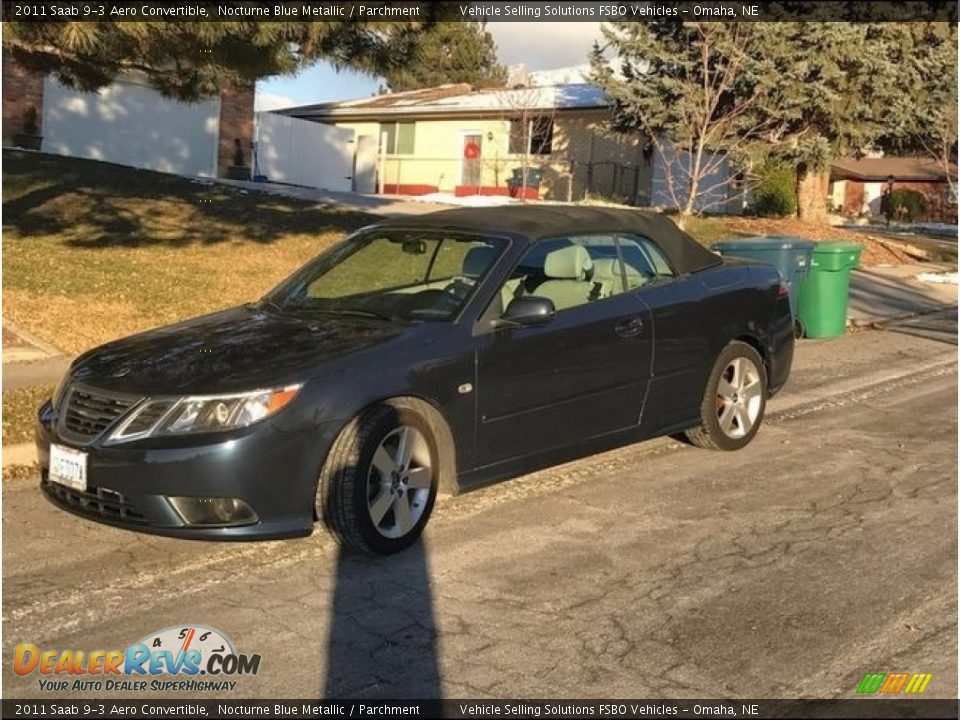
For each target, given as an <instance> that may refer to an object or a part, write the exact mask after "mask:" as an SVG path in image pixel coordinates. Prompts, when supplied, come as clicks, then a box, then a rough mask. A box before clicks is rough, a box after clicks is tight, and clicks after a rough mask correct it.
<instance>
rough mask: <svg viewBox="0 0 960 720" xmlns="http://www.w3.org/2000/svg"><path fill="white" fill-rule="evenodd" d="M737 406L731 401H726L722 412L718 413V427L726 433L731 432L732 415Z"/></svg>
mask: <svg viewBox="0 0 960 720" xmlns="http://www.w3.org/2000/svg"><path fill="white" fill-rule="evenodd" d="M736 409H737V406H736V405H734V404H733V403H727V404H726V405H725V406H724V408H723V412H722V413H720V429H721V430H723V432H725V433H726V434H727V435H730V434H731V433H732V432H733V416H734V414H735V413H736Z"/></svg>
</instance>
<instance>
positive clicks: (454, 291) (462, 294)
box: [443, 278, 477, 304]
mask: <svg viewBox="0 0 960 720" xmlns="http://www.w3.org/2000/svg"><path fill="white" fill-rule="evenodd" d="M476 284H477V282H476V280H473V279H471V278H459V279H457V280H454V281H453V282H452V283H450V284H449V285H447V286H446V287H445V288H444V289H443V292H444V293H446V294H447V295H449V296H450V297H452V298H453V299H454V300H456V301H457V303H458V304H459V303H462V302H463V301H464V300H466V299H467V295H469V294H470V291H471V290H472V289H473V286H474V285H476Z"/></svg>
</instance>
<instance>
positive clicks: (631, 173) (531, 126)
mask: <svg viewBox="0 0 960 720" xmlns="http://www.w3.org/2000/svg"><path fill="white" fill-rule="evenodd" d="M275 112H279V113H281V114H284V115H288V116H291V117H295V118H300V119H303V120H308V121H311V122H316V123H324V124H329V125H335V126H337V127H341V128H348V129H350V130H353V131H354V133H355V143H356V158H357V159H356V164H355V169H354V178H353V189H354V190H355V191H357V192H384V193H389V194H393V193H399V194H426V193H432V192H442V193H452V194H457V195H473V194H480V195H484V194H507V193H510V192H511V189H512V188H513V189H514V192H516V191H517V190H516V188H518V186H520V185H522V178H523V177H524V175H525V176H526V177H527V179H528V180H527V185H528V186H536V185H537V182H536V177H537V176H538V175H539V177H540V178H541V180H540V183H539V187H536V188H531V189H530V190H529V191H528V194H530V195H533V196H537V197H540V198H543V199H547V200H581V199H583V198H584V197H586V196H588V195H589V196H594V197H597V196H599V197H603V198H611V199H617V200H621V201H625V202H629V203H632V204H635V205H664V206H669V205H672V204H676V203H674V202H672V201H671V199H670V198H669V197H667V196H666V193H665V189H664V188H665V187H666V185H667V183H666V182H665V181H664V178H663V175H664V173H665V168H666V165H665V163H664V162H663V159H662V158H659V157H655V154H654V153H653V152H652V148H651V147H650V146H649V145H648V144H646V143H645V142H644V139H643V137H642V136H641V135H640V134H639V133H615V132H611V131H610V130H609V129H608V128H607V120H608V118H609V107H608V100H607V98H606V96H605V94H604V92H603V90H602V89H601V88H599V87H596V86H594V85H591V84H588V83H571V84H561V85H551V86H543V87H540V86H531V87H523V86H521V87H513V88H504V89H486V90H474V89H473V88H472V87H471V86H470V85H467V84H450V85H442V86H439V87H434V88H425V89H420V90H412V91H407V92H398V93H389V94H384V95H377V96H373V97H366V98H360V99H356V100H346V101H338V102H325V103H318V104H314V105H305V106H300V107H293V108H286V109H283V110H278V111H275ZM722 171H723V172H726V167H725V165H724V167H723V168H722ZM518 178H520V182H517V179H518ZM722 192H723V193H726V188H724V189H723V190H722ZM721 199H722V200H723V203H721V204H725V203H726V196H725V195H724V196H723V198H721ZM715 204H716V203H715ZM731 205H732V204H731ZM720 209H723V208H722V207H721V208H720Z"/></svg>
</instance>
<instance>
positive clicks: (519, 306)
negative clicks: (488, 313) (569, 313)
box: [494, 295, 557, 327]
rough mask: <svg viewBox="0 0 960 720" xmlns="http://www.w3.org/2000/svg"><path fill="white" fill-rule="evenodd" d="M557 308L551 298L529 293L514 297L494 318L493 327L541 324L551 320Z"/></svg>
mask: <svg viewBox="0 0 960 720" xmlns="http://www.w3.org/2000/svg"><path fill="white" fill-rule="evenodd" d="M556 314H557V309H556V308H555V307H554V305H553V300H551V299H550V298H545V297H537V296H536V295H529V296H527V297H522V298H516V299H514V300H512V301H511V302H510V304H509V305H507V309H506V310H505V311H504V313H503V315H502V316H501V317H499V318H497V319H496V320H494V326H495V327H527V326H530V325H543V324H545V323H548V322H550V321H551V320H553V316H554V315H556Z"/></svg>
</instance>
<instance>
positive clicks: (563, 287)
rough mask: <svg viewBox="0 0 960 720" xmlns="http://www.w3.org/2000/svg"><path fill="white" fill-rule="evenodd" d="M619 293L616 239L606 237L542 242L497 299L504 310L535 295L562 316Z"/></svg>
mask: <svg viewBox="0 0 960 720" xmlns="http://www.w3.org/2000/svg"><path fill="white" fill-rule="evenodd" d="M622 292H624V284H623V274H622V272H621V265H620V257H619V253H618V250H617V239H616V237H615V236H614V235H612V234H609V233H608V234H597V235H581V236H571V237H563V238H552V239H548V240H541V241H540V242H538V243H536V244H535V245H534V246H533V247H532V248H530V250H528V251H527V253H526V254H525V255H524V256H523V258H522V259H521V260H520V262H519V263H518V264H517V266H516V268H515V269H514V271H513V272H512V273H511V274H510V277H509V278H507V280H506V282H505V283H504V284H503V286H502V287H501V288H500V294H499V298H498V299H499V302H500V305H501V308H502V309H505V308H506V307H507V306H508V305H509V304H510V302H511V301H513V300H514V299H516V298H520V297H526V296H530V295H535V296H537V297H544V298H548V299H549V300H550V301H552V302H553V305H554V307H555V308H556V309H557V311H558V312H562V311H563V310H567V309H570V308H574V307H578V306H580V305H586V304H588V303H592V302H599V301H602V300H605V299H606V298H609V297H613V296H614V295H618V294H620V293H622ZM501 312H502V310H501Z"/></svg>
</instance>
